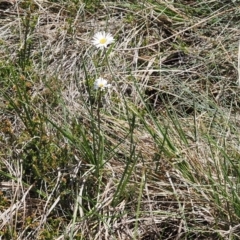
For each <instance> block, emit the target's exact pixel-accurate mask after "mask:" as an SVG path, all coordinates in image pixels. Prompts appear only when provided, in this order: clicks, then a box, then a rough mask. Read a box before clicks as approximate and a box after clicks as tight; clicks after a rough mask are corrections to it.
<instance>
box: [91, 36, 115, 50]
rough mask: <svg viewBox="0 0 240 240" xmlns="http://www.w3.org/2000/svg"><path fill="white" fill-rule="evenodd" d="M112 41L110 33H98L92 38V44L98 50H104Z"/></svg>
mask: <svg viewBox="0 0 240 240" xmlns="http://www.w3.org/2000/svg"><path fill="white" fill-rule="evenodd" d="M113 42H114V39H113V36H112V35H111V34H110V33H106V32H98V33H96V34H95V35H94V36H93V40H92V43H93V44H94V45H95V46H96V47H97V48H100V49H103V48H106V47H107V46H108V45H109V44H111V43H113Z"/></svg>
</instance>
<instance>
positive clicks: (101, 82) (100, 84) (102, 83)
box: [94, 77, 111, 91]
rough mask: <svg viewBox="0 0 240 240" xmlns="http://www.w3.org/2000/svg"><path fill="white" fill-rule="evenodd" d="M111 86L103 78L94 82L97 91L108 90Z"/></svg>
mask: <svg viewBox="0 0 240 240" xmlns="http://www.w3.org/2000/svg"><path fill="white" fill-rule="evenodd" d="M110 86H111V84H108V83H107V80H106V79H104V78H101V77H100V78H98V79H96V81H95V82H94V89H96V90H98V89H100V90H101V91H102V90H104V89H105V88H108V87H110Z"/></svg>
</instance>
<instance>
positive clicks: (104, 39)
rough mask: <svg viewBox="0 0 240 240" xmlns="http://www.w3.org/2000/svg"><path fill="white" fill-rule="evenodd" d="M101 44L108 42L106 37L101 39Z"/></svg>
mask: <svg viewBox="0 0 240 240" xmlns="http://www.w3.org/2000/svg"><path fill="white" fill-rule="evenodd" d="M99 42H100V43H101V44H104V43H106V42H107V39H106V38H102V39H100V41H99Z"/></svg>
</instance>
